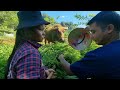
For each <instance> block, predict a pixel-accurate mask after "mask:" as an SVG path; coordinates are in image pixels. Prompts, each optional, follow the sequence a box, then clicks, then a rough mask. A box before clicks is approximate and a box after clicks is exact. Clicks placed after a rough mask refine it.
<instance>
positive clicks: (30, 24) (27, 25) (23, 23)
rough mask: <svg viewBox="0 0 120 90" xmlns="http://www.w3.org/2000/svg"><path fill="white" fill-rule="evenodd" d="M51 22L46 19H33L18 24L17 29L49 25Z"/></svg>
mask: <svg viewBox="0 0 120 90" xmlns="http://www.w3.org/2000/svg"><path fill="white" fill-rule="evenodd" d="M48 24H50V22H47V21H45V20H42V21H39V20H38V21H35V22H34V21H33V22H28V21H27V22H21V23H20V24H18V26H17V28H16V29H15V30H18V29H22V28H27V27H33V26H38V25H48Z"/></svg>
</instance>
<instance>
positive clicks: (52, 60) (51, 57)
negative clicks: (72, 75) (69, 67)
mask: <svg viewBox="0 0 120 90" xmlns="http://www.w3.org/2000/svg"><path fill="white" fill-rule="evenodd" d="M39 50H40V52H41V54H42V59H43V64H44V65H45V66H47V67H49V68H52V67H53V65H55V66H56V73H57V78H64V76H66V75H67V74H66V72H65V71H64V70H63V69H62V68H61V65H60V63H59V62H58V61H57V59H56V58H57V57H58V55H60V54H64V56H65V59H66V60H67V61H68V62H69V63H73V62H75V61H77V60H79V59H80V57H81V55H80V51H77V50H75V49H73V48H72V47H70V46H69V45H67V44H65V43H58V42H56V43H55V44H51V45H45V46H42V47H41V48H40V49H39Z"/></svg>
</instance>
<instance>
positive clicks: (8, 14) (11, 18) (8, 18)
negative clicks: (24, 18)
mask: <svg viewBox="0 0 120 90" xmlns="http://www.w3.org/2000/svg"><path fill="white" fill-rule="evenodd" d="M17 24H18V18H17V11H0V27H1V26H2V27H7V28H10V29H15V28H16V26H17Z"/></svg>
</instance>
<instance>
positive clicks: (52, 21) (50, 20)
mask: <svg viewBox="0 0 120 90" xmlns="http://www.w3.org/2000/svg"><path fill="white" fill-rule="evenodd" d="M42 16H43V18H44V19H45V20H46V21H48V22H50V23H51V24H55V23H57V22H56V21H55V19H54V18H53V17H50V16H48V15H47V14H45V13H43V14H42Z"/></svg>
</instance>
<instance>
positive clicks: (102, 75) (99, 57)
mask: <svg viewBox="0 0 120 90" xmlns="http://www.w3.org/2000/svg"><path fill="white" fill-rule="evenodd" d="M70 69H71V71H72V72H73V73H74V74H75V75H76V76H78V77H79V78H80V79H87V78H91V79H120V40H117V41H113V42H111V43H110V44H107V45H104V46H103V47H100V48H98V49H95V50H93V51H90V52H88V53H87V54H86V55H85V57H84V58H82V59H81V60H79V61H77V62H75V63H73V64H71V65H70Z"/></svg>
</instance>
